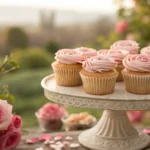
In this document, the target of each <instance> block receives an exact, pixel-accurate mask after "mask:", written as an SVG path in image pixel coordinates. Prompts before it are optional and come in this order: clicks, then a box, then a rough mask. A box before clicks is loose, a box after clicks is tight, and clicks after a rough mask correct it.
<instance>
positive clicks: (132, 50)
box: [110, 40, 139, 54]
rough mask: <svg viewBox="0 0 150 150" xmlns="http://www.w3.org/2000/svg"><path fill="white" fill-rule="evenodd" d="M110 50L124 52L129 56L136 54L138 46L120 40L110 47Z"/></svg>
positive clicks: (131, 42)
mask: <svg viewBox="0 0 150 150" xmlns="http://www.w3.org/2000/svg"><path fill="white" fill-rule="evenodd" d="M110 49H116V50H126V51H128V52H129V54H137V53H138V49H139V44H138V43H137V42H136V41H132V40H120V41H117V42H115V43H114V44H113V45H111V47H110Z"/></svg>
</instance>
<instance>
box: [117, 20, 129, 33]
mask: <svg viewBox="0 0 150 150" xmlns="http://www.w3.org/2000/svg"><path fill="white" fill-rule="evenodd" d="M127 28H128V22H127V21H126V20H123V21H120V22H119V23H117V24H116V31H117V32H118V33H123V32H125V31H126V30H127Z"/></svg>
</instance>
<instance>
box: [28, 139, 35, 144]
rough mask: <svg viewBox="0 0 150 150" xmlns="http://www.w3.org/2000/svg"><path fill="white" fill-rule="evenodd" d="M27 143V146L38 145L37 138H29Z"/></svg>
mask: <svg viewBox="0 0 150 150" xmlns="http://www.w3.org/2000/svg"><path fill="white" fill-rule="evenodd" d="M26 143H27V144H36V143H37V140H36V138H29V139H27V140H26Z"/></svg>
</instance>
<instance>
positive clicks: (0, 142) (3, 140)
mask: <svg viewBox="0 0 150 150" xmlns="http://www.w3.org/2000/svg"><path fill="white" fill-rule="evenodd" d="M20 140H21V131H20V130H13V131H11V132H8V133H7V134H5V135H3V136H0V148H1V149H0V150H6V149H13V148H15V147H16V146H17V145H18V144H19V142H20Z"/></svg>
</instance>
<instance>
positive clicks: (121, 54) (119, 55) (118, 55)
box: [97, 50, 129, 64]
mask: <svg viewBox="0 0 150 150" xmlns="http://www.w3.org/2000/svg"><path fill="white" fill-rule="evenodd" d="M128 53H129V52H128V51H125V50H99V51H98V52H97V55H98V56H108V57H112V58H114V60H115V61H116V62H117V64H122V60H123V59H124V58H125V57H126V56H127V54H128Z"/></svg>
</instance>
